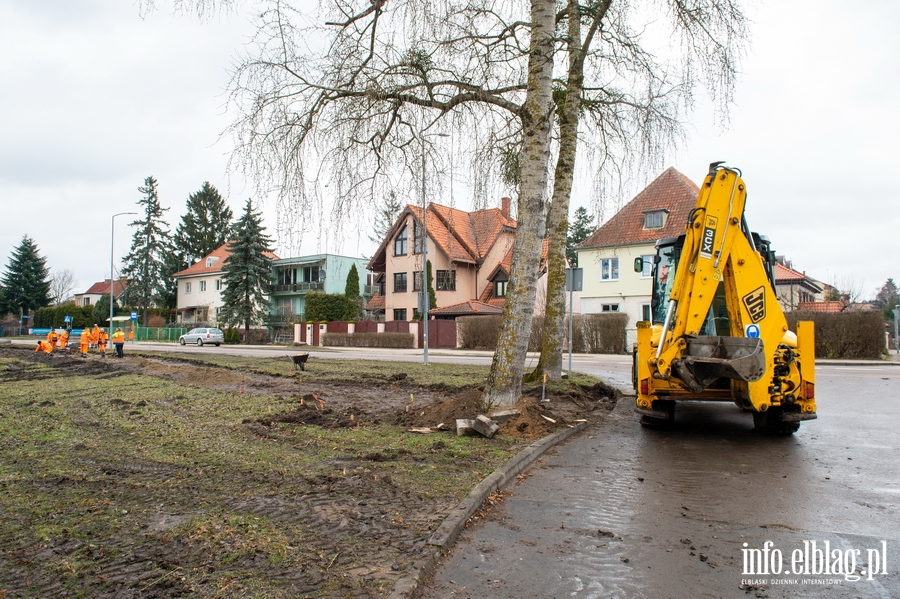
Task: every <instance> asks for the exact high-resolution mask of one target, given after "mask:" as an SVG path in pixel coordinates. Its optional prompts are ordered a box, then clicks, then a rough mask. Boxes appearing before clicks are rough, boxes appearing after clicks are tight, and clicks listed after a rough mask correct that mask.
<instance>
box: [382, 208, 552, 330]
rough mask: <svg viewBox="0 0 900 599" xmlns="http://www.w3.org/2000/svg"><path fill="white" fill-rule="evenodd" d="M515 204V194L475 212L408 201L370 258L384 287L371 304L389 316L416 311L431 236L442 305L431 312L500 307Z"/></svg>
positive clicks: (431, 254)
mask: <svg viewBox="0 0 900 599" xmlns="http://www.w3.org/2000/svg"><path fill="white" fill-rule="evenodd" d="M509 208H510V199H509V198H503V199H502V200H501V207H500V208H499V209H497V208H488V209H484V210H476V211H474V212H466V211H463V210H458V209H456V208H450V207H448V206H442V205H440V204H434V203H431V204H429V205H428V208H427V211H423V210H422V208H421V207H419V206H413V205H407V206H406V208H404V210H403V211H402V212H401V213H400V215H399V216H398V217H397V220H396V221H394V225H393V226H392V227H391V229H390V230H389V231H388V233H387V235H386V236H385V239H384V241H382V243H381V245H380V246H379V247H378V250H377V251H376V252H375V255H374V256H373V257H372V259H371V260H370V261H369V264H368V269H369V270H371V271H373V272H374V273H376V274H377V276H378V278H377V281H378V283H379V285H380V289H379V292H378V294H377V295H376V296H375V297H374V298H373V299H372V300H371V301H370V302H369V304H368V305H367V309H368V310H370V311H372V312H377V311H381V313H383V314H384V318H385V320H387V321H393V320H412V319H413V318H415V317H416V315H417V313H418V312H419V308H420V306H419V297H420V294H421V292H423V291H424V289H425V286H424V277H423V272H424V270H425V269H424V264H423V251H422V250H423V239H425V238H426V237H427V239H428V241H429V243H428V246H427V249H428V261H429V262H431V265H432V276H433V280H434V284H433V286H434V290H435V295H436V299H437V306H438V307H437V309H435V310H432V311H431V312H430V313H431V315H432V316H435V317H439V318H455V317H456V316H460V315H464V314H476V313H499V311H500V310H501V309H502V304H503V301H504V298H505V297H506V284H507V282H508V281H509V263H510V261H511V256H512V248H513V243H514V241H515V233H516V221H515V220H513V219H512V218H510V215H509ZM426 229H427V235H426V234H425V231H426ZM544 255H546V245H545V251H544ZM544 279H546V277H544ZM542 285H546V281H545V280H544V281H543V282H542ZM498 306H500V309H498ZM542 308H543V306H541V309H542Z"/></svg>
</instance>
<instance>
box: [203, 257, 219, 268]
mask: <svg viewBox="0 0 900 599" xmlns="http://www.w3.org/2000/svg"><path fill="white" fill-rule="evenodd" d="M218 261H219V259H218V258H214V257H212V256H210V257H209V258H207V259H206V268H212V267H213V265H214V264H215V263H216V262H218Z"/></svg>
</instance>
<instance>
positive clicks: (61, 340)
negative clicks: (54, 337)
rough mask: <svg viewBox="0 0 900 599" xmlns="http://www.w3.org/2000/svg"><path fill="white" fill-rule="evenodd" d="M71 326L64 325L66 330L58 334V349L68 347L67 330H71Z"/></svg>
mask: <svg viewBox="0 0 900 599" xmlns="http://www.w3.org/2000/svg"><path fill="white" fill-rule="evenodd" d="M71 330H72V327H66V330H65V331H63V332H62V335H60V336H59V349H60V351H62V350H65V349H68V345H69V332H71Z"/></svg>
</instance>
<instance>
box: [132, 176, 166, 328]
mask: <svg viewBox="0 0 900 599" xmlns="http://www.w3.org/2000/svg"><path fill="white" fill-rule="evenodd" d="M157 185H158V183H157V181H156V179H154V178H153V177H152V176H151V177H147V178H146V179H144V186H143V187H138V191H139V192H141V193H143V194H144V197H143V198H141V199H140V200H138V202H137V203H138V205H140V206H143V208H144V218H143V219H140V220H136V221H134V222H133V223H131V226H132V227H137V230H136V231H135V232H134V236H133V237H132V240H131V250H130V251H129V252H128V255H126V256H125V258H124V259H123V263H124V265H123V267H122V274H123V275H125V276H126V277H127V278H128V279H129V280H130V284H129V286H128V289H127V291H126V292H125V294H126V295H125V299H124V302H125V303H126V304H129V305H132V306H134V307H136V308H138V309H140V310H142V311H143V316H142V322H143V323H144V325H145V326H146V324H147V308H149V307H150V306H151V305H153V304H155V303H157V302H158V301H159V298H160V296H161V295H162V294H163V292H164V290H165V285H166V281H164V280H163V260H164V256H165V253H166V251H167V250H168V249H169V247H170V243H169V225H168V224H167V223H166V222H165V221H163V220H162V216H163V213H164V212H165V211H166V210H168V208H163V207H162V206H161V205H160V203H159V192H158V190H157Z"/></svg>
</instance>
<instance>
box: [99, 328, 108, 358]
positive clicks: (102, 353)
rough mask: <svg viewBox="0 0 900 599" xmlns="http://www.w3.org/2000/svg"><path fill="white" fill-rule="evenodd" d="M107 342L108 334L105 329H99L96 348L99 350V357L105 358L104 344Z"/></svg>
mask: <svg viewBox="0 0 900 599" xmlns="http://www.w3.org/2000/svg"><path fill="white" fill-rule="evenodd" d="M108 341H109V332H107V330H106V329H100V339H99V341H97V347H98V348H100V357H101V358H105V357H106V344H107V342H108Z"/></svg>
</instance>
